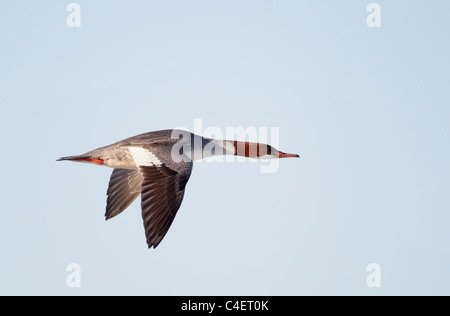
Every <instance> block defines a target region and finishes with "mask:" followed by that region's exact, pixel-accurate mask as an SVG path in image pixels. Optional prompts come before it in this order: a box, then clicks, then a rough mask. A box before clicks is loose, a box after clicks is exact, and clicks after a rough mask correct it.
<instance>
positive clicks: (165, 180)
mask: <svg viewBox="0 0 450 316" xmlns="http://www.w3.org/2000/svg"><path fill="white" fill-rule="evenodd" d="M217 155H236V156H244V157H249V158H261V159H276V158H287V157H299V155H297V154H287V153H284V152H281V151H279V150H277V149H275V148H273V147H272V146H270V145H266V144H261V143H251V142H240V141H233V140H215V139H210V138H205V137H202V136H198V135H195V134H193V133H190V132H187V131H183V130H175V129H169V130H162V131H155V132H149V133H145V134H141V135H137V136H133V137H130V138H127V139H124V140H122V141H119V142H117V143H114V144H112V145H109V146H105V147H101V148H98V149H94V150H92V151H89V152H87V153H85V154H83V155H79V156H69V157H62V158H60V159H58V160H57V161H61V160H70V161H77V162H88V163H94V164H97V165H103V166H108V167H111V168H114V170H113V172H112V175H111V179H110V180H109V187H108V191H107V195H108V198H107V202H106V213H105V217H106V220H108V219H110V218H113V217H114V216H116V215H118V214H120V213H121V212H122V211H124V210H125V209H126V208H127V207H128V206H129V205H130V204H131V203H132V202H133V201H134V200H135V199H136V198H137V196H138V195H139V194H141V208H142V218H143V220H144V228H145V235H146V237H147V244H148V247H149V248H151V247H153V248H156V247H157V246H158V245H159V243H160V242H161V240H162V239H163V238H164V236H165V235H166V233H167V231H168V230H169V227H170V225H171V224H172V222H173V220H174V218H175V215H176V213H177V211H178V209H179V208H180V205H181V202H182V200H183V196H184V190H185V188H186V183H187V182H188V180H189V177H190V175H191V171H192V166H193V161H196V160H200V159H202V158H206V157H210V156H217Z"/></svg>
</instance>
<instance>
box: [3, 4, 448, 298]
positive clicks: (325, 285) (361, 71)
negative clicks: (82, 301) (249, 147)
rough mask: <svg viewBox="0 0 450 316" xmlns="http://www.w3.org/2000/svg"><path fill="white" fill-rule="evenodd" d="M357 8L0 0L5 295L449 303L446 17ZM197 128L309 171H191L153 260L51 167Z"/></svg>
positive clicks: (130, 212)
mask: <svg viewBox="0 0 450 316" xmlns="http://www.w3.org/2000/svg"><path fill="white" fill-rule="evenodd" d="M369 2H370V1H361V0H358V1H356V0H354V1H312V0H311V1H299V0H296V1H283V0H279V1H278V0H277V1H273V0H272V1H261V0H258V1H256V0H255V1H248V0H245V1H242V0H239V1H238V0H227V1H218V0H211V1H192V0H189V1H126V2H125V1H78V2H77V3H79V4H80V6H81V23H82V25H81V28H68V27H67V26H66V17H67V15H68V13H67V12H66V6H67V4H69V3H70V1H66V2H64V1H45V0H41V1H10V2H2V3H1V4H0V45H1V46H0V104H1V109H2V115H1V116H0V132H1V133H0V135H1V144H2V148H3V149H2V155H0V160H1V164H2V166H3V170H2V175H3V181H1V184H0V192H2V193H1V195H2V207H1V210H2V220H1V221H0V240H1V241H0V254H1V260H0V271H1V272H0V294H3V295H4V294H51V295H53V294H61V295H78V294H86V295H95V294H105V295H107V294H139V295H173V294H175V295H304V294H327V295H328V294H344V295H346V294H357V295H380V294H385V295H396V294H446V295H449V294H450V285H449V284H450V269H449V267H450V248H449V242H450V229H449V223H450V214H449V206H450V203H449V202H450V201H449V194H448V192H449V191H450V185H449V184H450V183H449V179H450V174H449V171H450V170H449V156H450V155H449V148H450V146H449V123H448V122H449V118H450V117H449V114H450V111H449V104H450V102H449V101H450V92H449V90H450V89H449V86H450V85H449V83H450V82H449V77H448V76H449V73H450V59H449V58H448V56H450V45H449V41H448V38H449V30H450V21H449V19H448V12H450V4H449V3H448V2H447V1H443V0H442V1H438V0H436V1H406V0H405V1H395V2H394V1H378V3H379V4H380V6H381V25H382V27H381V28H369V27H367V25H366V18H367V15H368V14H369V13H368V12H366V6H367V4H368V3H369ZM196 118H199V119H202V122H203V125H204V127H207V126H218V127H220V128H223V129H225V128H226V127H230V126H231V127H234V126H243V127H249V126H255V127H260V126H267V127H279V130H280V149H281V150H282V151H286V152H293V153H298V154H300V155H301V156H302V158H301V159H285V160H282V161H280V168H279V170H278V172H276V173H273V174H262V173H260V172H259V165H258V164H255V163H234V164H230V163H200V164H196V165H194V170H193V174H192V177H191V179H190V181H189V183H188V184H187V189H186V195H185V199H184V201H183V204H182V206H181V209H180V211H179V212H178V215H177V217H176V219H175V221H174V223H173V225H172V227H171V229H170V230H169V232H168V234H167V235H166V237H165V239H164V240H163V242H162V243H161V244H160V245H159V247H158V248H157V249H156V250H153V249H152V250H148V249H147V246H146V244H145V235H144V229H143V225H142V219H141V214H140V205H139V204H140V203H139V201H136V202H134V203H133V204H132V205H131V206H130V207H129V208H128V209H127V210H126V211H125V212H124V213H123V214H121V215H120V216H118V217H116V218H114V219H112V220H110V221H108V222H105V221H104V211H105V205H106V189H107V183H108V180H109V176H110V173H111V171H112V170H111V169H108V168H103V167H98V166H90V165H86V164H75V163H60V162H59V163H57V162H56V161H55V160H56V159H57V158H59V157H61V156H65V155H72V154H80V153H83V152H86V151H88V150H91V149H94V148H97V147H100V146H103V145H107V144H110V143H113V142H115V141H118V140H121V139H123V138H126V137H129V136H133V135H136V134H139V133H142V132H147V131H152V130H158V129H165V128H173V127H178V126H186V127H189V128H191V129H193V128H194V126H193V123H194V119H196ZM72 262H75V263H78V264H79V265H80V266H81V270H82V272H81V288H69V287H67V285H66V277H67V275H68V272H66V266H67V265H68V264H69V263H72ZM372 262H375V263H378V264H379V265H380V267H381V271H382V281H381V288H368V287H367V285H366V277H367V275H368V272H366V266H367V265H368V264H369V263H372Z"/></svg>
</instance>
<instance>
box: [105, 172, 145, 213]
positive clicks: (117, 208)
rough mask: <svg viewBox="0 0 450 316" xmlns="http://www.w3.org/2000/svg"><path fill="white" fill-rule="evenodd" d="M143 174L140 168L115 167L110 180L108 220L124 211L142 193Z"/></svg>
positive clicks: (107, 205) (107, 203) (107, 202)
mask: <svg viewBox="0 0 450 316" xmlns="http://www.w3.org/2000/svg"><path fill="white" fill-rule="evenodd" d="M141 187H142V175H141V172H140V170H139V169H114V170H113V173H112V175H111V179H110V180H109V186H108V191H107V195H108V199H107V201H106V213H105V218H106V220H108V219H110V218H113V217H114V216H116V215H118V214H120V213H121V212H123V211H124V210H125V209H126V208H127V207H128V206H129V205H130V204H131V203H133V201H134V200H135V199H136V198H137V197H138V195H139V194H140V193H141Z"/></svg>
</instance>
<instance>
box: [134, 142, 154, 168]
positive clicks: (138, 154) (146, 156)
mask: <svg viewBox="0 0 450 316" xmlns="http://www.w3.org/2000/svg"><path fill="white" fill-rule="evenodd" d="M128 150H129V151H130V154H131V157H133V159H134V162H135V163H136V166H157V167H159V166H161V165H162V162H161V161H160V160H159V159H158V158H157V157H156V156H155V155H153V153H152V152H151V151H149V150H147V149H144V148H142V147H128Z"/></svg>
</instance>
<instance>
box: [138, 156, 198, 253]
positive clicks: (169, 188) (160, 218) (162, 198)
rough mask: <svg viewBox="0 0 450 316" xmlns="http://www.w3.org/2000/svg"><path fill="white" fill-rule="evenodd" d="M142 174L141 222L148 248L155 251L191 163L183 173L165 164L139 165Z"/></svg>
mask: <svg viewBox="0 0 450 316" xmlns="http://www.w3.org/2000/svg"><path fill="white" fill-rule="evenodd" d="M140 169H141V172H142V177H143V181H142V195H141V207H142V219H143V220H144V228H145V235H146V238H147V244H148V247H149V248H151V247H153V248H156V247H157V246H158V244H159V243H160V242H161V240H162V239H163V238H164V236H165V235H166V233H167V231H168V230H169V228H170V226H171V224H172V222H173V220H174V218H175V215H176V214H177V211H178V209H179V208H180V205H181V202H182V201H183V196H184V189H185V186H186V183H187V181H188V180H189V177H190V174H191V169H192V162H191V163H190V164H189V166H188V168H187V169H186V171H185V172H183V173H178V172H176V171H174V170H172V169H170V168H168V167H166V166H165V165H161V166H158V167H156V166H141V168H140Z"/></svg>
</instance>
